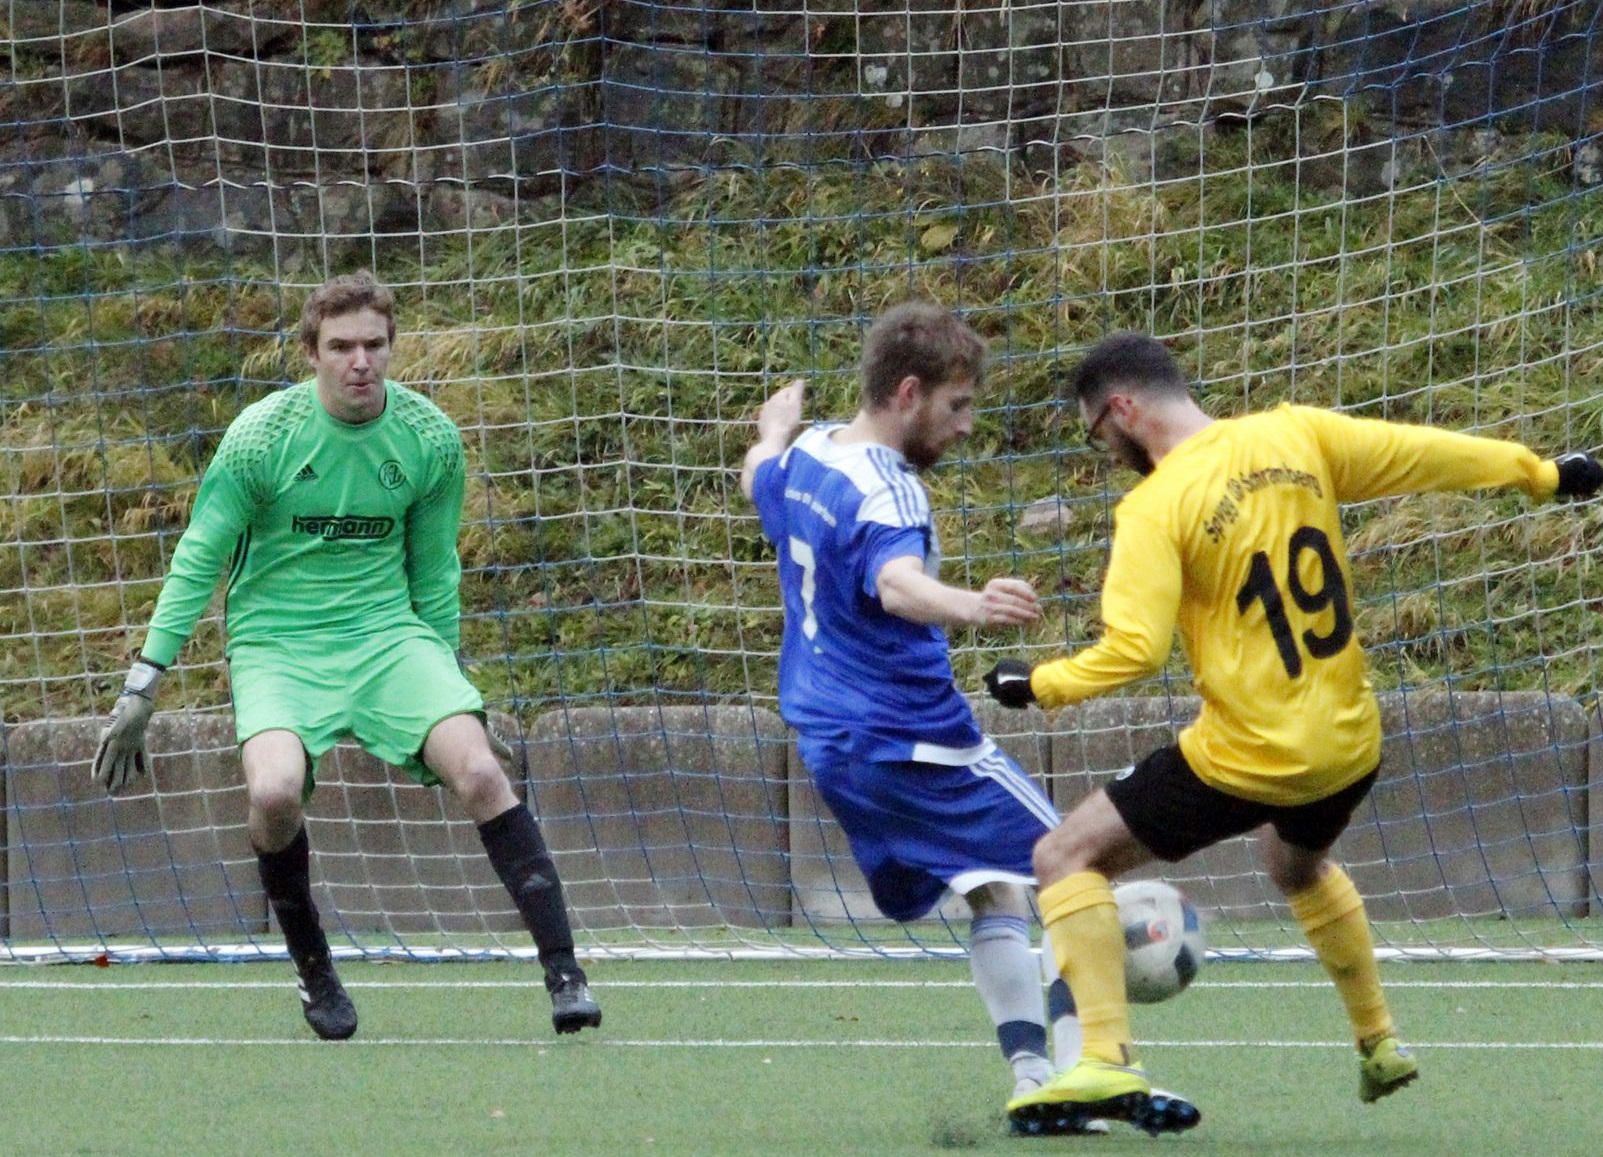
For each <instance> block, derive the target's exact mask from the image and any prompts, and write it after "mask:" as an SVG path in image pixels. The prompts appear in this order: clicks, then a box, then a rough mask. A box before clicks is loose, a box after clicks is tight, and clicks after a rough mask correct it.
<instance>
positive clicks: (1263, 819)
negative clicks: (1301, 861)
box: [1107, 745, 1379, 864]
mask: <svg viewBox="0 0 1603 1157" xmlns="http://www.w3.org/2000/svg"><path fill="white" fill-rule="evenodd" d="M1376 770H1377V771H1378V770H1379V769H1376ZM1375 775H1376V771H1372V772H1370V773H1369V774H1368V775H1366V776H1364V778H1363V779H1361V780H1359V781H1358V782H1357V783H1355V784H1352V785H1350V786H1348V787H1344V788H1342V789H1341V790H1340V791H1338V792H1336V793H1335V794H1334V795H1329V796H1326V797H1325V798H1324V799H1317V800H1314V801H1313V802H1312V803H1305V804H1298V805H1296V806H1295V807H1278V806H1276V805H1274V804H1267V803H1257V802H1256V801H1254V800H1250V799H1242V798H1241V797H1240V796H1234V795H1231V794H1229V793H1228V792H1223V791H1220V790H1219V789H1218V788H1216V787H1214V786H1213V785H1212V784H1208V783H1204V782H1203V781H1202V780H1201V779H1199V778H1198V777H1197V773H1196V772H1194V771H1192V770H1191V766H1190V764H1188V763H1186V760H1185V756H1183V755H1181V754H1180V748H1179V746H1178V745H1174V746H1169V747H1160V748H1159V749H1158V750H1157V751H1154V752H1153V753H1152V754H1151V755H1149V756H1147V757H1146V758H1145V759H1143V760H1142V761H1141V762H1140V763H1138V764H1136V765H1135V767H1133V768H1131V769H1130V771H1129V772H1127V773H1126V774H1125V775H1124V776H1122V777H1121V778H1119V779H1115V780H1113V781H1112V782H1111V783H1109V784H1108V786H1107V793H1108V799H1109V800H1111V801H1112V802H1113V807H1114V810H1115V811H1117V812H1118V813H1119V818H1120V819H1122V820H1124V824H1125V826H1126V827H1127V828H1129V829H1130V833H1131V834H1132V835H1134V836H1135V838H1136V839H1138V840H1140V841H1141V843H1142V845H1143V846H1144V847H1145V848H1146V849H1147V850H1148V851H1149V852H1151V853H1152V854H1153V855H1154V856H1157V857H1158V859H1160V860H1167V861H1168V862H1169V863H1171V864H1173V863H1176V862H1178V861H1180V860H1183V859H1185V858H1186V857H1187V856H1189V855H1191V854H1192V853H1193V852H1200V851H1201V850H1202V849H1203V848H1208V847H1212V846H1213V845H1214V844H1217V843H1219V842H1220V841H1222V840H1228V839H1229V838H1230V837H1231V836H1239V835H1242V834H1243V833H1245V832H1250V831H1252V830H1253V829H1254V828H1257V827H1262V826H1263V825H1264V824H1273V825H1274V829H1275V831H1276V832H1277V833H1279V835H1280V838H1281V839H1283V840H1285V841H1286V843H1288V844H1291V845H1292V846H1293V847H1298V848H1303V849H1305V850H1307V851H1310V852H1322V851H1324V850H1325V849H1326V848H1328V847H1330V845H1331V844H1333V843H1335V842H1336V837H1337V836H1339V835H1341V833H1342V832H1344V831H1346V830H1347V824H1348V823H1349V822H1350V821H1351V820H1352V815H1353V811H1354V810H1355V809H1356V808H1357V807H1358V805H1359V804H1361V803H1363V802H1364V797H1365V796H1367V795H1368V794H1369V789H1370V788H1372V787H1374V786H1375Z"/></svg>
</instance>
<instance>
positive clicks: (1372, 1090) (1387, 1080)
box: [1358, 1036, 1419, 1105]
mask: <svg viewBox="0 0 1603 1157" xmlns="http://www.w3.org/2000/svg"><path fill="white" fill-rule="evenodd" d="M1359 1052H1360V1056H1359V1060H1358V1099H1359V1100H1360V1101H1362V1102H1363V1103H1364V1104H1366V1105H1368V1104H1371V1103H1373V1102H1375V1101H1378V1100H1380V1099H1381V1098H1382V1097H1389V1096H1391V1095H1392V1094H1393V1093H1395V1092H1396V1091H1397V1090H1398V1089H1400V1088H1402V1087H1403V1086H1404V1085H1409V1084H1412V1083H1413V1082H1415V1081H1416V1080H1418V1079H1419V1062H1418V1061H1416V1060H1415V1059H1414V1058H1413V1056H1412V1054H1410V1053H1409V1051H1408V1049H1407V1047H1406V1046H1404V1045H1403V1044H1402V1043H1401V1042H1400V1041H1398V1039H1397V1038H1396V1037H1394V1036H1385V1037H1381V1038H1380V1039H1379V1040H1378V1041H1375V1042H1374V1043H1373V1044H1370V1045H1368V1046H1367V1047H1364V1048H1361V1049H1360V1050H1359Z"/></svg>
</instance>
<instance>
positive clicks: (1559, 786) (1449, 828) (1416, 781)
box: [1337, 692, 1588, 920]
mask: <svg viewBox="0 0 1603 1157" xmlns="http://www.w3.org/2000/svg"><path fill="white" fill-rule="evenodd" d="M1381 710H1382V722H1383V725H1384V727H1385V729H1386V734H1387V737H1388V739H1387V744H1386V750H1385V753H1384V756H1383V758H1382V761H1381V774H1380V779H1379V782H1378V783H1377V786H1376V789H1375V791H1374V793H1373V794H1372V795H1371V797H1370V804H1369V806H1367V807H1365V808H1363V809H1360V812H1359V814H1358V816H1357V817H1355V820H1354V823H1353V826H1352V827H1351V828H1350V829H1349V830H1348V832H1347V834H1346V835H1344V836H1343V837H1342V839H1341V841H1340V842H1339V844H1338V846H1337V852H1338V855H1339V856H1340V857H1341V858H1342V859H1343V860H1344V861H1346V862H1347V863H1348V865H1349V870H1350V871H1351V872H1352V876H1353V879H1354V881H1355V882H1356V883H1357V884H1358V887H1359V890H1360V891H1362V892H1363V893H1364V894H1365V895H1366V896H1373V897H1375V898H1376V899H1375V902H1374V903H1373V904H1372V905H1371V912H1370V914H1371V916H1373V917H1374V918H1375V919H1377V920H1389V919H1398V920H1402V919H1413V920H1425V919H1433V918H1439V917H1445V916H1454V915H1467V916H1498V915H1509V916H1533V915H1539V916H1551V915H1554V914H1556V913H1562V914H1570V913H1573V912H1575V911H1577V910H1578V906H1579V905H1581V904H1582V903H1584V901H1585V898H1586V873H1585V865H1586V844H1585V841H1586V825H1587V814H1588V808H1587V801H1586V798H1585V797H1586V791H1587V738H1588V724H1587V719H1586V715H1585V713H1584V712H1583V711H1582V710H1581V708H1580V705H1579V704H1577V703H1576V702H1575V701H1573V700H1569V699H1557V698H1551V697H1549V696H1547V695H1544V694H1541V693H1540V692H1524V693H1519V694H1508V695H1497V694H1491V693H1486V694H1480V693H1477V694H1463V695H1455V696H1447V695H1430V696H1422V695H1411V696H1408V697H1406V698H1405V697H1403V696H1400V695H1386V696H1382V698H1381Z"/></svg>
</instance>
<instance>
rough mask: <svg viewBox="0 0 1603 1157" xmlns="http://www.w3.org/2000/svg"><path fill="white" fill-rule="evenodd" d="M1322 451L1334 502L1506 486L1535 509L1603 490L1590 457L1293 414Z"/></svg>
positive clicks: (1311, 412)
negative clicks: (1544, 454) (1546, 454)
mask: <svg viewBox="0 0 1603 1157" xmlns="http://www.w3.org/2000/svg"><path fill="white" fill-rule="evenodd" d="M1296 413H1297V414H1299V415H1300V416H1301V418H1302V420H1303V421H1305V422H1307V423H1308V424H1309V425H1310V426H1311V427H1312V428H1313V430H1314V432H1315V434H1316V435H1317V436H1318V438H1319V440H1320V443H1321V445H1322V446H1323V447H1324V451H1325V458H1326V460H1327V461H1328V462H1329V463H1330V471H1331V479H1332V481H1333V482H1334V483H1335V486H1336V500H1337V501H1338V502H1358V501H1362V500H1364V499H1369V498H1382V497H1386V496H1388V495H1393V494H1409V493H1418V492H1421V491H1427V490H1438V491H1439V490H1483V489H1492V488H1497V487H1504V486H1511V487H1515V488H1518V489H1520V490H1523V491H1524V492H1525V493H1526V494H1528V495H1530V496H1531V497H1532V498H1534V499H1537V500H1538V501H1544V500H1546V499H1549V498H1555V497H1556V498H1587V497H1590V496H1591V495H1593V494H1595V493H1596V492H1597V490H1598V488H1599V485H1600V484H1603V467H1600V466H1598V464H1597V460H1596V459H1595V458H1593V457H1592V456H1591V455H1590V454H1566V455H1564V456H1563V457H1561V458H1559V459H1557V460H1554V459H1543V458H1541V457H1540V456H1538V455H1537V454H1535V453H1533V452H1532V451H1531V450H1528V449H1527V448H1526V447H1524V446H1521V445H1520V444H1519V443H1517V442H1507V441H1502V440H1499V439H1496V438H1480V437H1475V436H1473V435H1469V434H1459V433H1456V432H1454V431H1451V430H1437V429H1434V428H1432V427H1430V426H1415V425H1408V424H1404V423H1398V422H1384V421H1380V420H1377V419H1374V418H1354V417H1350V416H1348V415H1345V414H1336V413H1332V412H1330V411H1327V410H1316V409H1306V408H1298V409H1297V410H1296Z"/></svg>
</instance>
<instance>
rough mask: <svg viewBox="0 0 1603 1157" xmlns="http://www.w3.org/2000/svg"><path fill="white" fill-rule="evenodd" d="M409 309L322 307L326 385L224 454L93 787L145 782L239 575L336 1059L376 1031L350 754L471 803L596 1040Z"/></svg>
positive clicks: (307, 948)
mask: <svg viewBox="0 0 1603 1157" xmlns="http://www.w3.org/2000/svg"><path fill="white" fill-rule="evenodd" d="M394 307H395V299H394V296H393V295H392V294H391V293H390V291H389V290H388V289H386V288H385V287H384V286H382V285H380V284H378V282H376V281H375V280H374V279H373V277H372V275H371V274H368V273H366V272H363V273H358V274H352V275H349V276H345V277H336V278H333V279H332V280H330V281H329V282H327V283H326V284H324V285H323V286H322V287H321V288H319V289H318V290H316V291H315V292H313V293H312V294H311V295H310V297H308V298H307V301H306V304H305V307H304V308H303V310H302V312H301V324H300V338H301V345H302V350H303V352H304V353H305V355H306V359H307V362H308V364H309V365H310V367H311V369H312V371H313V375H314V376H313V377H312V378H311V379H309V380H308V381H305V382H302V383H300V384H299V385H294V386H290V387H288V388H287V389H284V390H280V391H278V392H277V393H274V394H270V395H268V396H267V397H265V398H263V399H262V400H261V401H258V402H256V403H254V404H252V405H250V406H248V407H246V409H245V410H244V412H242V413H241V414H240V415H239V417H238V418H236V419H235V420H234V422H233V423H232V424H231V425H230V426H229V427H228V430H227V432H226V433H225V434H224V435H223V439H222V442H221V443H220V444H219V445H218V447H217V453H216V455H215V456H214V457H213V458H212V461H211V464H210V465H209V466H208V467H207V468H206V476H205V478H204V479H203V480H202V482H201V485H200V492H199V494H198V495H197V496H196V498H195V504H194V507H193V509H192V510H191V512H190V518H189V526H188V527H187V528H186V529H185V531H184V534H183V537H182V538H181V539H180V540H179V542H178V548H177V549H176V550H175V551H174V552H173V562H172V569H171V571H170V572H169V574H168V576H167V580H166V582H164V583H163V584H162V590H161V595H160V596H159V597H158V598H157V600H156V610H155V614H154V615H153V616H152V618H151V622H150V629H149V630H148V631H147V632H146V635H145V641H144V644H143V646H142V648H141V650H140V656H139V661H138V662H136V663H135V664H134V665H133V668H132V670H130V671H129V673H128V678H127V681H126V682H125V684H124V686H123V690H122V694H121V695H119V696H118V697H117V702H116V705H115V707H113V709H112V713H111V720H110V723H109V724H108V726H107V727H106V729H105V730H104V731H103V732H102V733H101V737H100V746H99V749H98V750H97V751H96V753H95V759H94V765H93V769H92V770H93V774H94V777H95V779H96V780H98V781H99V782H100V783H101V784H103V785H104V786H105V788H106V790H107V791H110V792H117V791H120V790H122V788H124V787H125V786H127V784H128V782H129V781H130V780H131V779H133V778H135V777H137V776H139V775H143V774H144V771H145V765H146V763H147V762H148V760H147V759H146V757H145V731H146V728H147V727H148V725H149V723H150V719H151V715H152V713H153V712H154V711H155V709H156V703H155V698H156V689H157V687H158V685H159V684H160V682H161V678H162V675H163V673H164V672H165V671H166V669H167V667H168V665H169V664H170V663H172V661H173V660H174V659H175V658H176V657H177V655H178V652H179V649H180V648H181V647H182V646H183V645H184V642H185V641H186V640H187V639H188V638H189V636H190V634H191V633H192V632H193V631H194V629H195V626H196V623H197V622H198V621H199V619H200V616H201V613H202V612H203V611H204V610H205V608H206V604H207V602H208V601H209V600H210V598H211V595H212V589H213V588H214V587H215V586H216V585H217V578H218V575H219V574H220V573H222V572H223V571H225V570H226V571H227V574H228V579H227V588H228V601H227V623H228V643H227V647H226V654H227V656H228V674H229V681H230V683H231V685H232V688H233V695H234V727H235V731H236V734H237V737H238V739H239V744H240V762H241V763H242V764H243V765H244V771H245V790H246V794H247V796H248V803H247V810H248V820H247V823H248V827H249V830H250V839H251V845H252V847H254V848H255V850H256V856H257V867H258V871H259V874H260V876H261V881H262V887H263V889H264V890H265V891H266V893H267V899H268V903H269V904H270V905H271V906H272V909H273V914H274V916H276V917H277V919H278V924H279V928H280V930H281V931H282V932H283V934H284V941H285V945H286V947H287V948H288V950H289V955H290V958H291V960H292V961H293V962H294V964H295V970H296V973H297V975H298V977H299V981H300V992H301V1002H302V1010H301V1011H302V1014H303V1015H304V1016H305V1019H306V1022H307V1024H309V1025H310V1026H311V1027H312V1030H313V1031H314V1032H315V1033H317V1035H318V1036H320V1037H322V1038H323V1039H324V1040H344V1039H346V1038H347V1037H349V1036H351V1035H352V1034H353V1033H355V1032H356V1008H355V1006H354V1005H353V1004H352V1002H351V999H350V997H349V996H348V995H347V993H346V992H345V988H344V986H343V985H341V983H340V981H339V977H338V976H337V975H336V973H335V970H334V963H333V960H332V958H331V954H330V952H329V945H328V939H327V937H326V936H325V935H324V933H323V928H322V925H321V923H320V922H319V917H318V911H317V906H316V905H315V904H314V903H313V901H312V892H311V883H310V851H309V847H308V844H307V839H306V827H305V825H304V823H303V811H302V807H303V804H304V802H305V800H306V799H307V798H309V797H310V796H311V794H312V791H313V789H314V787H315V786H316V772H317V762H318V760H319V758H320V757H321V756H322V755H323V754H324V753H325V752H327V751H328V750H329V749H330V748H331V747H333V746H334V744H335V743H336V742H337V741H338V740H339V739H340V737H341V736H347V735H348V736H352V737H354V738H355V739H356V740H357V741H358V742H359V743H361V745H362V746H363V747H364V748H366V749H367V750H368V751H369V752H371V753H372V754H373V755H375V756H377V757H379V758H380V759H383V760H386V761H387V762H389V763H392V764H395V765H396V766H398V767H400V768H401V769H402V770H403V771H405V772H406V773H407V774H408V775H409V776H411V777H412V778H413V779H415V780H417V781H418V782H420V783H425V784H441V783H443V784H444V785H445V786H446V787H448V788H449V789H450V790H451V792H452V794H454V795H455V796H456V797H457V799H458V800H460V801H461V803H462V805H463V808H464V810H466V811H467V813H468V815H469V816H470V817H471V818H472V819H473V821H474V823H475V824H477V825H478V830H479V838H480V840H481V841H482V842H483V844H484V849H485V852H486V854H487V855H488V856H489V859H490V863H491V865H492V866H493V867H494V868H495V871H496V874H497V875H498V876H499V877H500V879H501V881H502V883H504V884H505V885H506V888H507V891H508V892H509V893H510V894H511V896H512V900H513V902H514V903H515V904H516V905H517V908H518V912H519V914H520V915H521V916H522V917H523V921H524V924H525V926H526V927H527V928H528V929H529V932H530V934H531V936H532V937H533V938H534V941H535V946H536V948H537V950H538V952H539V956H540V962H541V964H542V965H543V966H544V969H545V982H546V988H547V991H548V992H549V993H550V996H551V1020H552V1026H553V1027H554V1028H555V1029H556V1031H557V1032H559V1033H568V1032H577V1031H579V1030H580V1029H581V1028H589V1027H594V1026H597V1025H599V1024H600V1023H601V1008H600V1006H599V1005H598V1004H597V1003H596V1000H595V998H594V996H593V995H592V994H591V992H590V988H589V984H588V982H587V980H586V977H585V973H584V970H583V969H582V968H581V967H580V966H579V963H578V961H577V959H576V958H575V956H574V946H573V933H572V930H571V928H570V926H569V922H568V914H567V909H566V907H565V906H564V902H563V896H562V884H561V881H560V880H559V879H558V878H557V871H556V866H555V864H554V863H553V862H552V859H551V855H550V852H549V851H548V849H547V848H546V845H545V840H544V837H543V835H542V833H541V831H540V825H539V823H538V822H537V821H536V820H535V818H534V816H533V814H532V813H531V812H530V811H529V809H528V808H527V807H526V806H525V805H524V804H523V803H522V802H521V801H520V800H519V799H518V798H517V796H516V795H515V794H514V793H513V790H512V785H511V784H510V783H509V782H508V781H507V777H506V774H505V772H503V771H502V769H501V765H500V763H499V761H498V757H497V753H496V752H495V751H494V749H493V745H492V738H491V736H490V735H489V734H488V732H487V731H486V728H485V726H484V700H483V699H482V698H480V696H479V693H478V691H477V690H475V689H474V687H473V685H472V684H470V683H469V682H468V680H467V678H466V677H465V676H464V675H463V674H462V672H461V670H460V669H459V667H458V665H457V660H456V654H455V652H456V648H457V645H458V641H459V636H460V625H459V618H460V610H461V608H460V600H459V597H458V587H459V585H460V582H461V577H462V565H461V562H460V560H459V558H458V555H457V547H456V539H457V530H458V528H459V526H460V524H461V519H462V494H463V486H464V479H465V476H466V475H465V467H464V457H463V452H462V436H461V434H460V433H459V432H458V431H457V428H456V426H455V424H454V423H453V422H452V421H451V419H450V418H449V417H447V416H446V415H445V414H444V413H443V412H442V411H441V410H440V409H439V408H438V407H437V406H435V405H434V403H433V402H431V401H429V400H428V399H427V398H425V397H424V396H423V395H422V394H418V393H414V392H413V391H411V390H408V389H406V388H405V387H404V386H401V385H399V384H397V383H395V382H392V381H389V380H388V379H387V378H386V377H385V369H386V368H387V367H388V365H389V361H390V353H391V349H392V346H393V343H394V340H395V316H394ZM506 754H510V753H506Z"/></svg>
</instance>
